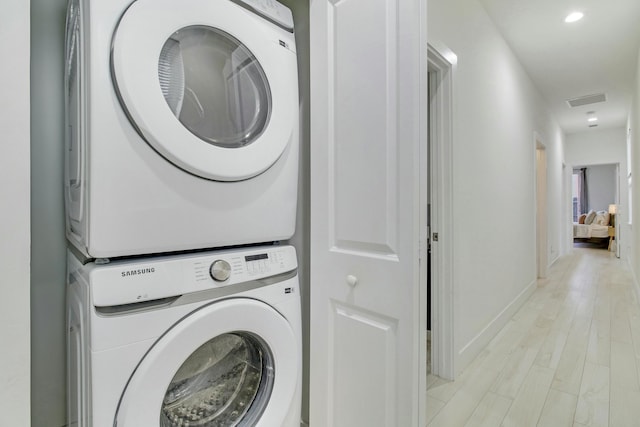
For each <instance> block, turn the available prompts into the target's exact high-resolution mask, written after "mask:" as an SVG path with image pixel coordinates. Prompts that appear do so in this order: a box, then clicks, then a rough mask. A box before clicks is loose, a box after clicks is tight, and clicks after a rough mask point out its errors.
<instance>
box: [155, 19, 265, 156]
mask: <svg viewBox="0 0 640 427" xmlns="http://www.w3.org/2000/svg"><path fill="white" fill-rule="evenodd" d="M158 77H159V79H160V87H161V89H162V94H163V96H164V98H165V100H166V101H167V104H169V108H171V111H172V112H173V114H174V115H175V116H176V117H177V118H178V119H179V120H180V122H181V123H182V124H183V125H184V126H185V127H186V128H187V129H188V130H189V131H190V132H191V133H193V134H194V135H195V136H197V137H198V138H200V139H202V140H204V141H206V142H208V143H210V144H213V145H217V146H219V147H225V148H237V147H242V146H244V145H247V144H250V143H252V142H254V141H255V140H256V139H257V138H258V137H259V136H260V135H261V134H262V133H263V131H264V129H265V128H266V126H267V124H268V121H269V116H270V114H271V89H270V87H269V82H268V80H267V77H266V75H265V73H264V70H263V69H262V67H261V66H260V63H259V62H258V61H257V59H256V58H255V56H254V55H253V54H252V53H251V52H250V51H249V49H247V48H246V47H245V46H244V45H243V44H242V43H241V42H240V41H239V40H237V39H236V38H235V37H233V36H232V35H230V34H228V33H226V32H224V31H222V30H220V29H217V28H213V27H207V26H201V25H197V26H189V27H186V28H182V29H180V30H178V31H176V32H175V33H173V35H172V36H171V37H170V38H169V39H168V40H167V41H166V42H165V44H164V46H163V47H162V51H161V52H160V59H159V62H158Z"/></svg>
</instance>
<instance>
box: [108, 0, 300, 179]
mask: <svg viewBox="0 0 640 427" xmlns="http://www.w3.org/2000/svg"><path fill="white" fill-rule="evenodd" d="M278 31H280V30H278V29H276V27H275V26H273V25H272V24H270V23H268V22H267V21H264V20H262V19H261V18H258V17H255V16H253V14H251V13H250V12H248V11H247V10H245V9H243V8H241V7H239V6H238V5H235V4H233V3H232V2H230V1H227V0H218V1H211V0H180V1H178V0H137V1H135V2H134V3H133V4H132V5H131V6H130V7H129V8H128V9H127V11H126V12H125V13H124V15H123V17H122V19H121V21H120V23H119V24H118V28H117V29H116V32H115V35H114V38H113V49H112V57H111V67H112V74H113V76H114V81H115V84H116V88H117V91H118V94H119V97H120V100H121V104H122V105H123V107H124V108H125V110H126V112H127V114H128V116H129V118H130V120H131V122H132V124H133V125H134V127H136V129H137V130H138V132H139V133H140V134H141V135H142V136H143V137H144V138H145V140H146V141H147V142H148V143H149V144H150V145H151V146H152V147H153V148H154V149H155V150H156V151H157V152H159V153H160V154H162V155H163V156H164V157H165V158H166V159H167V160H169V161H170V162H172V163H173V164H175V165H176V166H178V167H180V168H182V169H184V170H185V171H187V172H189V173H192V174H194V175H197V176H200V177H203V178H207V179H212V180H219V181H238V180H243V179H247V178H251V177H253V176H256V175H258V174H260V173H262V172H264V171H265V170H266V169H268V168H269V167H270V166H271V165H273V164H274V163H275V162H276V161H277V160H278V158H279V157H280V156H281V155H282V153H283V152H284V150H285V149H286V147H287V144H288V143H289V141H290V139H291V135H292V131H293V129H294V123H295V120H297V115H296V109H297V102H298V100H297V75H296V73H297V68H296V67H297V65H296V55H295V53H294V52H292V51H291V50H289V49H288V48H287V47H284V46H282V45H285V46H286V45H287V44H286V43H284V42H283V43H280V42H279V40H278V38H277V32H278ZM281 44H282V45H281Z"/></svg>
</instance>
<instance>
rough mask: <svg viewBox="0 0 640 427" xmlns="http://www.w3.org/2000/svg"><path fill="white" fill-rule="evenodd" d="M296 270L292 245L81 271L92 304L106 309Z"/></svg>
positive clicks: (265, 277)
mask: <svg viewBox="0 0 640 427" xmlns="http://www.w3.org/2000/svg"><path fill="white" fill-rule="evenodd" d="M297 267H298V263H297V259H296V251H295V248H293V246H262V247H257V248H247V249H235V250H224V251H211V252H202V253H198V254H186V255H175V256H167V257H158V258H151V259H147V260H140V259H138V260H130V261H114V262H112V263H109V264H106V265H98V264H94V265H89V266H88V267H87V268H88V269H89V278H90V279H89V282H90V286H91V295H92V301H93V305H94V306H96V307H110V306H118V305H124V304H132V303H137V302H143V301H151V300H157V299H162V298H169V297H174V296H179V295H185V294H189V293H193V292H198V291H203V290H208V289H212V288H219V287H226V286H234V285H240V284H243V283H246V282H251V281H256V280H264V279H269V278H272V277H277V276H279V275H283V274H286V273H289V272H292V271H294V270H295V269H296V268H297Z"/></svg>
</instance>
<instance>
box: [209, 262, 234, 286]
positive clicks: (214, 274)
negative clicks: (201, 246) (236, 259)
mask: <svg viewBox="0 0 640 427" xmlns="http://www.w3.org/2000/svg"><path fill="white" fill-rule="evenodd" d="M209 274H210V275H211V278H212V279H213V280H215V281H216V282H224V281H225V280H227V279H228V278H229V276H231V265H230V264H229V263H228V262H227V261H225V260H223V259H218V260H215V261H213V263H211V267H209Z"/></svg>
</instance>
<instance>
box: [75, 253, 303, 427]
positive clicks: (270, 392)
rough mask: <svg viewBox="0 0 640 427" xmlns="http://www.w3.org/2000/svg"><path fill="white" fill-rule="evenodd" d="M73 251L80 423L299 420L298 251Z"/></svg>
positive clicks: (123, 425)
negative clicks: (107, 256) (116, 254)
mask: <svg viewBox="0 0 640 427" xmlns="http://www.w3.org/2000/svg"><path fill="white" fill-rule="evenodd" d="M68 255H69V266H68V267H69V285H68V294H67V305H68V372H69V381H68V384H69V389H68V404H69V407H68V414H69V415H68V416H69V419H68V425H69V426H80V427H112V426H114V425H117V426H118V427H141V426H145V427H152V426H160V427H177V426H182V427H186V426H190V427H196V426H207V427H211V426H238V427H240V426H256V427H274V426H278V427H294V426H295V427H299V425H300V404H301V403H300V402H301V394H300V393H301V365H302V355H301V352H302V344H301V323H300V293H299V287H298V278H297V273H296V268H297V263H296V253H295V249H294V248H293V247H291V246H282V247H280V246H263V247H258V248H252V249H246V250H242V251H238V250H235V251H218V252H202V253H199V254H191V255H177V256H171V257H157V258H140V259H137V260H128V261H116V262H111V263H108V264H105V265H96V264H95V263H89V264H86V265H82V264H81V263H80V262H79V261H78V260H77V259H76V258H75V257H74V255H73V254H71V253H70V252H69V254H68Z"/></svg>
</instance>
